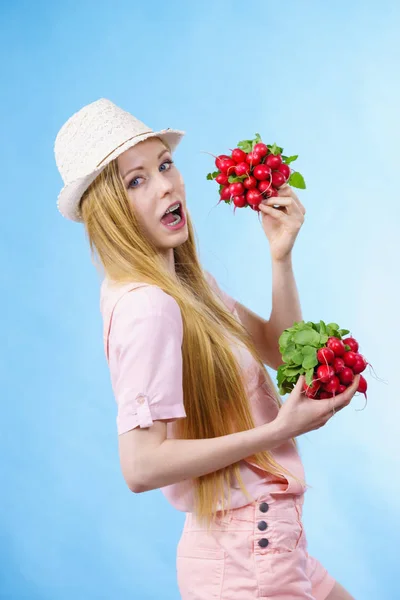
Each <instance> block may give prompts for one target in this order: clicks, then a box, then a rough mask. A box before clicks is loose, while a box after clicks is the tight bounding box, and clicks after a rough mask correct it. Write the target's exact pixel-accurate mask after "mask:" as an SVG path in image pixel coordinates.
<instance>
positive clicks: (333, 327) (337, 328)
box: [328, 323, 339, 331]
mask: <svg viewBox="0 0 400 600" xmlns="http://www.w3.org/2000/svg"><path fill="white" fill-rule="evenodd" d="M328 327H331V328H332V329H335V330H336V331H339V325H338V324H337V323H328Z"/></svg>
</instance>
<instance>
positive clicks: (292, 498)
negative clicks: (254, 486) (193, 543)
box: [184, 493, 304, 531]
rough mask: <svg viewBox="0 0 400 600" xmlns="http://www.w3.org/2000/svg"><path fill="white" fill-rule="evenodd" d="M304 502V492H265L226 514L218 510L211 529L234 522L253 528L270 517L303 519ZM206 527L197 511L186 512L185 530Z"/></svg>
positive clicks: (242, 526) (275, 519) (272, 519)
mask: <svg viewBox="0 0 400 600" xmlns="http://www.w3.org/2000/svg"><path fill="white" fill-rule="evenodd" d="M303 503H304V494H302V495H291V494H290V495H285V496H279V497H276V496H273V495H271V494H268V493H266V494H265V493H264V494H262V495H260V496H258V497H257V499H256V500H254V502H252V503H250V504H246V505H245V506H241V507H239V508H231V509H229V510H227V511H226V512H225V515H223V514H222V511H218V513H217V516H216V519H215V522H214V523H212V525H211V529H212V530H213V529H214V530H218V529H221V528H224V527H226V526H227V525H229V524H232V523H233V522H234V523H235V525H236V526H238V527H240V528H243V529H246V528H248V529H252V528H253V527H254V525H255V524H256V523H257V522H258V521H260V519H263V518H268V521H269V522H271V521H272V522H273V521H280V520H282V519H285V520H289V521H290V520H296V521H297V520H299V519H301V516H302V507H303ZM205 528H206V526H205V525H204V524H203V523H202V522H201V521H199V520H198V519H197V517H196V515H195V513H190V512H189V513H186V520H185V525H184V529H185V531H203V530H204V529H205Z"/></svg>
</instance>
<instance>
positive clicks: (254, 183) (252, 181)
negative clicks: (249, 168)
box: [243, 175, 257, 190]
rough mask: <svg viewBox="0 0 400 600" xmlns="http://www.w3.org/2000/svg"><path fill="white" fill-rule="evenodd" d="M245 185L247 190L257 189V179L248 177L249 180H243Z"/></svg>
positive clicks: (251, 176)
mask: <svg viewBox="0 0 400 600" xmlns="http://www.w3.org/2000/svg"><path fill="white" fill-rule="evenodd" d="M243 185H244V187H245V188H246V190H251V189H252V188H255V187H257V179H256V178H255V177H253V175H250V177H247V179H244V180H243Z"/></svg>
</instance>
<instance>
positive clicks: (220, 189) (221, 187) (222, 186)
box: [219, 184, 225, 193]
mask: <svg viewBox="0 0 400 600" xmlns="http://www.w3.org/2000/svg"><path fill="white" fill-rule="evenodd" d="M224 187H225V186H224V185H221V184H220V186H219V193H221V192H222V190H223V188H224Z"/></svg>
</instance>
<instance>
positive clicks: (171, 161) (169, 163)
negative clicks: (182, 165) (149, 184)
mask: <svg viewBox="0 0 400 600" xmlns="http://www.w3.org/2000/svg"><path fill="white" fill-rule="evenodd" d="M173 163H174V161H173V160H171V159H168V160H165V161H164V162H163V163H162V165H160V169H161V167H162V166H163V165H166V164H168V165H172V164H173ZM164 171H169V168H168V169H164ZM138 179H141V177H134V179H132V180H131V181H130V183H129V184H128V190H129V189H130V188H133V189H134V188H137V187H138V186H137V185H134V186H133V185H132V183H133V182H134V181H137V180H138Z"/></svg>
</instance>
